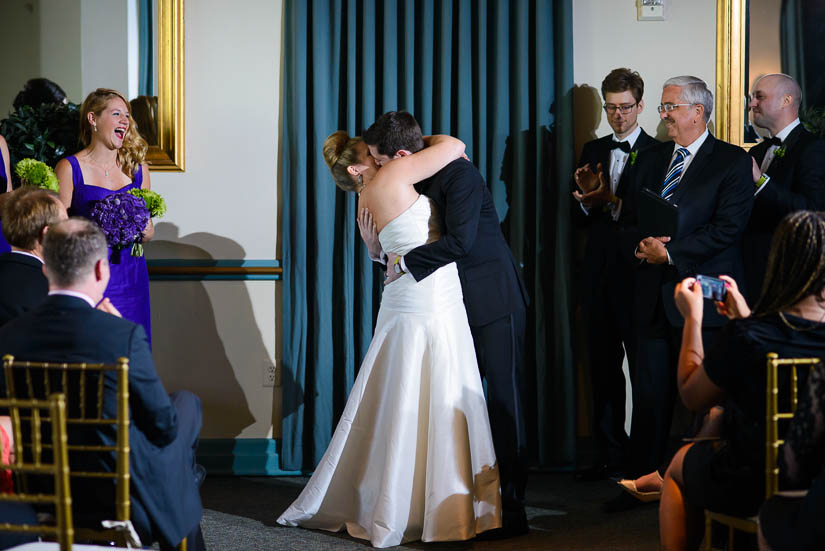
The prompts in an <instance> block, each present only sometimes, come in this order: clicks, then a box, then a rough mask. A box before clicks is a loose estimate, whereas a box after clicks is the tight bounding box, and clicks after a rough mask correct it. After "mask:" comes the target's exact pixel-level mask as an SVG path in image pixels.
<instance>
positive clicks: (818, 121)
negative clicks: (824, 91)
mask: <svg viewBox="0 0 825 551" xmlns="http://www.w3.org/2000/svg"><path fill="white" fill-rule="evenodd" d="M799 120H801V121H802V124H804V125H805V128H806V129H807V130H808V132H810V133H811V134H816V135H817V136H819V137H820V138H825V107H815V106H811V107H805V108H804V109H802V111H801V112H800V113H799Z"/></svg>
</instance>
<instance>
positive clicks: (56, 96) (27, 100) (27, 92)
mask: <svg viewBox="0 0 825 551" xmlns="http://www.w3.org/2000/svg"><path fill="white" fill-rule="evenodd" d="M66 101H67V100H66V92H64V91H63V88H61V87H60V86H58V85H57V83H56V82H53V81H51V80H49V79H47V78H32V79H29V80H28V81H27V82H26V84H25V86H23V89H22V90H20V92H19V93H18V94H17V97H15V98H14V108H15V109H19V108H21V107H23V106H24V105H28V106H30V107H33V108H37V107H40V106H41V105H43V104H44V103H66Z"/></svg>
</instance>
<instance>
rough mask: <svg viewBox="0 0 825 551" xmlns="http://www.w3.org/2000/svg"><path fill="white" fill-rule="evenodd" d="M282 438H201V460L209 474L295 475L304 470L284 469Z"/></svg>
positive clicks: (199, 445)
mask: <svg viewBox="0 0 825 551" xmlns="http://www.w3.org/2000/svg"><path fill="white" fill-rule="evenodd" d="M280 444H281V442H280V440H275V439H272V438H201V440H200V442H199V443H198V463H200V464H201V465H203V466H204V467H205V468H206V472H207V473H208V474H215V475H235V476H295V475H300V474H302V473H301V471H282V470H281V468H280V461H279V457H278V452H279V450H280Z"/></svg>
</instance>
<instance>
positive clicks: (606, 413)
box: [573, 68, 658, 481]
mask: <svg viewBox="0 0 825 551" xmlns="http://www.w3.org/2000/svg"><path fill="white" fill-rule="evenodd" d="M601 91H602V97H603V98H604V106H603V108H604V112H605V115H606V117H607V123H608V124H609V125H610V128H612V129H613V132H612V133H610V134H608V135H606V136H603V137H601V138H599V139H596V140H592V141H590V142H587V143H586V144H584V148H583V149H582V155H581V159H580V160H579V164H578V167H579V168H578V169H577V170H576V172H575V174H574V180H575V183H576V186H577V189H576V190H575V191H574V192H573V197H574V198H575V199H576V201H578V203H579V204H580V206H581V207H580V211H581V213H582V217H581V218H582V219H583V220H584V223H585V225H586V228H587V242H586V245H585V251H584V260H583V263H582V274H581V275H582V277H581V280H582V287H581V291H582V292H581V296H580V304H581V305H582V311H583V318H584V320H583V322H584V325H585V330H586V334H587V335H597V337H595V338H594V339H593V341H591V344H592V343H593V342H597V343H598V344H597V345H596V346H590V347H589V350H588V352H589V364H590V373H591V388H592V391H593V424H592V430H593V435H594V438H595V441H596V444H597V456H596V460H595V462H594V463H593V464H592V465H591V466H589V467H587V468H585V469H583V470H580V471H579V472H577V473H576V478H577V479H578V480H586V481H587V480H600V479H603V478H607V477H609V476H619V475H621V474H622V473H623V472H624V470H625V467H626V459H627V457H626V455H627V448H628V437H627V433H626V432H625V428H624V426H625V377H624V373H623V372H622V363H623V360H624V358H625V354H627V359H628V364H629V366H631V368H632V366H633V364H634V360H635V355H634V348H635V340H636V339H635V337H634V336H633V333H632V327H631V326H630V324H629V323H627V313H628V312H629V311H630V307H631V304H630V300H631V293H630V292H629V291H628V289H632V287H633V271H634V262H633V258H632V257H631V255H630V254H622V253H621V251H622V246H621V243H622V237H623V235H624V234H625V233H626V232H625V218H626V212H625V211H624V210H623V208H622V202H623V200H622V198H623V197H624V196H625V194H626V192H627V190H628V188H629V184H628V178H627V174H628V172H629V171H628V166H629V165H630V164H631V163H632V162H633V161H635V159H636V156H637V155H638V154H639V151H640V150H642V149H644V148H645V147H649V146H650V145H653V144H656V143H658V142H657V141H656V140H655V139H653V138H651V137H650V136H649V135H648V134H647V133H646V132H645V131H644V130H642V127H641V126H639V122H638V120H637V119H638V116H639V114H640V113H641V112H642V110H643V109H644V100H643V99H642V95H643V94H644V81H643V80H642V77H641V76H639V73H637V72H635V71H631V70H630V69H626V68H619V69H614V70H612V71H611V72H610V73H609V74H608V75H607V76H606V77H605V78H604V80H603V81H602V86H601ZM630 242H631V243H632V240H631V241H630ZM632 244H633V245H635V243H632ZM632 250H633V249H632V247H631V248H630V251H631V252H632Z"/></svg>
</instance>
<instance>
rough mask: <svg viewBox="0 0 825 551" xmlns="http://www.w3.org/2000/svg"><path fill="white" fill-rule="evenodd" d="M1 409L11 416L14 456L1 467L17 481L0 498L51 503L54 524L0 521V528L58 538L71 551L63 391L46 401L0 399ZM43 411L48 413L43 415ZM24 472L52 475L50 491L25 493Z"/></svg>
mask: <svg viewBox="0 0 825 551" xmlns="http://www.w3.org/2000/svg"><path fill="white" fill-rule="evenodd" d="M0 409H2V410H6V411H8V414H9V415H10V417H11V424H12V435H13V442H14V444H13V448H14V459H13V460H12V461H11V463H10V464H5V463H2V462H0V469H4V470H11V471H12V472H13V473H14V474H15V475H16V481H17V482H18V484H17V485H16V487H15V492H14V493H11V494H0V501H9V502H14V503H20V504H24V503H31V504H33V505H48V504H51V505H54V508H55V513H54V520H55V523H54V524H53V525H52V524H35V525H32V524H12V523H9V522H0V530H4V531H12V532H25V533H32V534H41V535H44V536H47V537H52V538H55V539H57V541H58V544H59V547H60V551H70V550H71V548H72V540H73V534H74V530H73V526H72V497H71V492H70V489H69V456H68V453H67V450H66V444H67V440H66V438H67V437H66V398H65V396H64V395H63V394H51V395H50V396H49V397H48V400H13V399H0ZM43 411H48V414H46V415H43V413H42V412H43ZM44 424H45V425H47V427H44ZM24 425H26V426H27V430H26V431H24V430H23V426H24ZM44 428H46V429H47V430H46V431H44ZM45 433H48V434H45ZM49 441H51V444H50V445H49V444H48V442H49ZM0 446H2V442H0ZM24 450H26V453H24ZM44 452H45V453H44ZM25 475H52V477H53V479H54V486H53V489H54V491H53V493H43V492H28V491H27V487H26V484H24V483H22V482H23V481H24V480H25Z"/></svg>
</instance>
